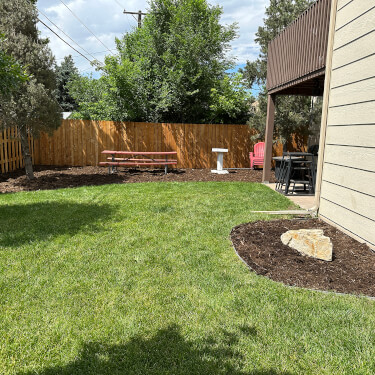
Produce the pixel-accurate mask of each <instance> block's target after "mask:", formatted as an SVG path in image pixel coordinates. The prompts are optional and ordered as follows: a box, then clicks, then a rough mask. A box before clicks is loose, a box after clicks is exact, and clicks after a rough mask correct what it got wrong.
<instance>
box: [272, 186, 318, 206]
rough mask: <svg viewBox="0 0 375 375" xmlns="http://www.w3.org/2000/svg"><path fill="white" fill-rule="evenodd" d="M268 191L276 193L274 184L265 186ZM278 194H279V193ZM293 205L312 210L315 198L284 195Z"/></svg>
mask: <svg viewBox="0 0 375 375" xmlns="http://www.w3.org/2000/svg"><path fill="white" fill-rule="evenodd" d="M265 185H266V186H268V187H269V188H270V189H272V190H274V191H276V184H265ZM279 194H280V193H279ZM286 197H287V198H288V199H290V200H291V201H292V202H293V203H295V204H297V205H298V206H300V207H301V208H303V209H304V210H309V211H311V210H313V209H314V206H315V196H314V195H298V194H295V195H286Z"/></svg>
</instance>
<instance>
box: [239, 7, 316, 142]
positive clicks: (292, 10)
mask: <svg viewBox="0 0 375 375" xmlns="http://www.w3.org/2000/svg"><path fill="white" fill-rule="evenodd" d="M314 2H315V0H271V1H270V5H269V6H268V7H267V8H266V17H265V18H264V20H263V21H264V25H263V26H260V27H259V28H258V32H257V33H256V34H255V35H256V38H255V42H256V43H258V44H259V45H260V54H259V58H258V59H257V60H255V61H251V62H250V61H248V62H247V63H246V66H245V68H244V69H243V70H242V73H243V75H244V78H245V81H246V83H247V85H248V87H250V88H251V87H252V86H253V84H254V83H256V84H258V85H260V86H261V92H260V94H259V97H258V102H259V106H258V108H257V111H256V112H255V113H254V116H252V117H251V118H250V120H249V125H250V127H252V128H255V129H257V130H258V135H257V137H259V138H264V132H265V126H266V118H267V90H266V87H265V85H266V78H267V54H268V43H269V42H270V41H271V40H272V39H274V38H275V37H276V36H277V35H278V34H279V33H280V32H281V31H282V30H283V29H284V28H285V27H287V26H288V25H289V24H291V23H292V22H293V21H294V20H295V19H296V18H297V17H298V16H300V15H301V14H302V13H303V12H304V11H305V10H306V9H307V8H308V7H309V5H311V4H312V3H314ZM311 103H312V101H311V97H309V96H284V95H283V96H278V97H277V100H276V112H277V116H276V117H275V131H274V133H275V135H276V136H278V137H279V139H280V140H281V141H282V142H283V143H284V144H286V143H287V142H288V141H289V140H290V135H291V134H293V133H295V132H298V133H299V134H302V135H303V134H305V135H307V134H309V132H310V128H311V127H313V125H314V124H315V123H317V122H320V115H321V111H320V109H321V100H317V101H315V106H312V105H311Z"/></svg>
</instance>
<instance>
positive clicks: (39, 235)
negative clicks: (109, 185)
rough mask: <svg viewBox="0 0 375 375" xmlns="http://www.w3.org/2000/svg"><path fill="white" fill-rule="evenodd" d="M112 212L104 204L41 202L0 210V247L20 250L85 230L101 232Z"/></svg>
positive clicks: (1, 208) (10, 206) (6, 207)
mask: <svg viewBox="0 0 375 375" xmlns="http://www.w3.org/2000/svg"><path fill="white" fill-rule="evenodd" d="M112 212H113V208H112V207H111V206H109V205H106V204H95V203H89V204H88V203H71V202H43V203H30V204H14V205H6V206H0V247H1V246H3V247H9V246H21V245H23V244H26V243H31V242H34V241H37V242H40V241H45V240H48V239H50V238H53V237H56V236H59V235H64V234H65V235H66V234H68V235H74V234H76V233H78V232H79V231H81V230H82V229H84V230H85V231H88V232H94V231H95V232H97V231H99V230H100V223H101V222H102V221H104V220H106V219H108V218H109V217H110V215H111V214H112Z"/></svg>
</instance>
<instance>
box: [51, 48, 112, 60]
mask: <svg viewBox="0 0 375 375" xmlns="http://www.w3.org/2000/svg"><path fill="white" fill-rule="evenodd" d="M111 51H117V49H116V48H114V49H112V50H111ZM104 52H107V51H98V52H92V53H90V54H89V55H90V56H91V55H100V54H101V53H104ZM86 56H87V55H86ZM72 57H80V56H78V55H75V56H72ZM64 59H65V57H59V58H56V57H55V60H64Z"/></svg>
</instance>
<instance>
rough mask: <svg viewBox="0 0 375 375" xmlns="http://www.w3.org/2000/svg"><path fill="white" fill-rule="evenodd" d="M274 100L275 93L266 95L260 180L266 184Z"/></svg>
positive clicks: (268, 170)
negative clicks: (264, 131) (263, 147)
mask: <svg viewBox="0 0 375 375" xmlns="http://www.w3.org/2000/svg"><path fill="white" fill-rule="evenodd" d="M275 101H276V95H275V94H271V95H268V104H267V123H266V134H265V149H264V164H263V177H262V182H263V183H265V184H268V183H269V181H270V177H271V161H272V146H273V128H274V125H275Z"/></svg>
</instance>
